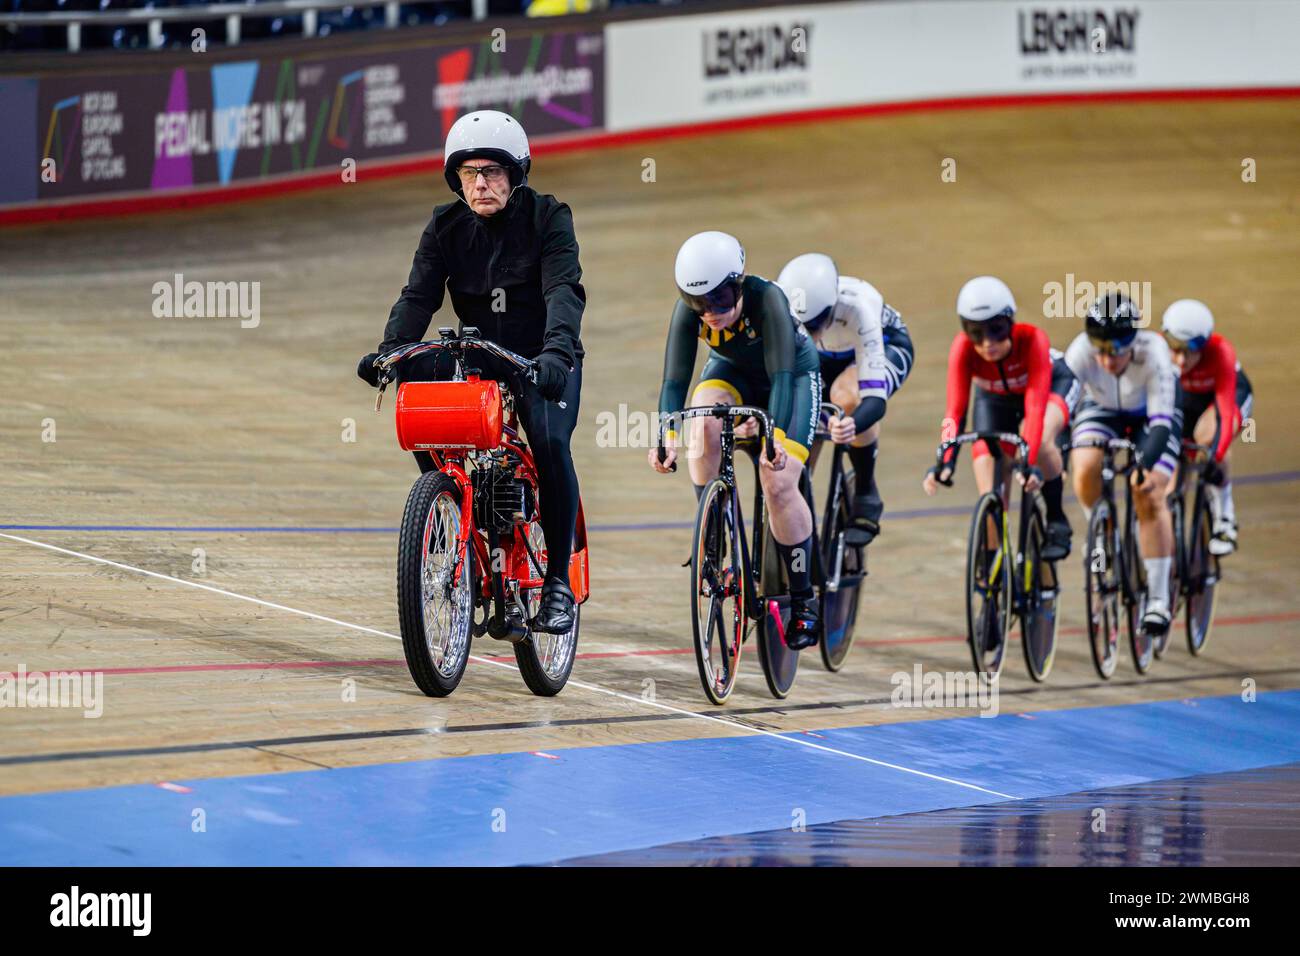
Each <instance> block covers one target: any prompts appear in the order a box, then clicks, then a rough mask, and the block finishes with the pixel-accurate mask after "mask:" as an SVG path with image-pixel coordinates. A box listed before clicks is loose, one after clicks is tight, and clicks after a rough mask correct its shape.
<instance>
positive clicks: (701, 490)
mask: <svg viewBox="0 0 1300 956" xmlns="http://www.w3.org/2000/svg"><path fill="white" fill-rule="evenodd" d="M691 487H692V488H694V489H695V500H696V501H699V500H700V496H701V495H703V494H704V485H691Z"/></svg>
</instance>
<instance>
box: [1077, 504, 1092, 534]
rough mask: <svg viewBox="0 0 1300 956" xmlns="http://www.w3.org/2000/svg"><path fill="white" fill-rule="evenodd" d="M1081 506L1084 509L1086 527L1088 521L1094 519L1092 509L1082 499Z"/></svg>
mask: <svg viewBox="0 0 1300 956" xmlns="http://www.w3.org/2000/svg"><path fill="white" fill-rule="evenodd" d="M1079 507H1080V508H1082V509H1083V526H1084V527H1085V528H1086V527H1087V526H1088V522H1089V521H1091V520H1092V509H1091V508H1089V507H1088V506H1087V505H1085V504H1084V503H1083V502H1082V501H1080V502H1079Z"/></svg>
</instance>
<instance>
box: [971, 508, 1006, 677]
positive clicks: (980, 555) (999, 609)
mask: <svg viewBox="0 0 1300 956" xmlns="http://www.w3.org/2000/svg"><path fill="white" fill-rule="evenodd" d="M1006 530H1007V529H1006V512H1005V511H1003V509H1002V502H1001V500H1000V499H999V498H998V496H997V495H995V494H992V493H990V494H987V495H985V496H984V497H982V498H980V500H979V503H978V504H976V505H975V515H974V517H973V518H972V519H971V526H970V541H969V545H968V547H967V551H966V636H967V641H968V642H969V644H970V653H971V660H972V661H973V662H974V664H975V670H976V671H977V672H978V673H981V674H984V675H986V676H987V677H988V679H989V680H995V679H996V678H997V676H998V675H999V674H1000V673H1002V661H1003V659H1004V658H1005V657H1006V650H1007V640H1008V638H1009V637H1010V631H1011V570H1012V568H1011V562H1010V561H1008V560H1007V540H1006V537H1007V535H1006Z"/></svg>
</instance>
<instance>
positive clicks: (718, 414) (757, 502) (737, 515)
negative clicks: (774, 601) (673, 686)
mask: <svg viewBox="0 0 1300 956" xmlns="http://www.w3.org/2000/svg"><path fill="white" fill-rule="evenodd" d="M706 417H707V418H717V419H720V420H721V422H722V434H721V436H720V445H719V447H720V450H721V456H720V460H719V462H718V477H719V478H721V479H722V480H723V482H725V483H726V485H727V487H728V488H729V489H730V490H731V507H732V509H733V518H734V520H735V522H736V531H737V535H738V538H739V540H740V553H741V560H742V561H743V562H744V564H745V567H747V568H749V569H750V571H751V572H752V573H750V574H746V576H745V581H746V588H745V616H746V617H748V618H749V619H750V620H758V618H759V617H760V616H761V615H762V613H763V612H762V609H761V604H760V600H759V594H758V590H757V587H756V585H755V580H756V579H757V578H758V577H759V576H760V575H761V574H762V565H763V560H762V554H763V546H762V543H763V538H764V535H765V534H766V533H767V518H766V510H765V509H764V508H763V486H762V484H761V483H760V482H758V481H755V488H756V490H755V492H754V515H755V518H754V540H753V544H752V546H751V544H750V542H749V540H748V537H747V535H746V534H745V516H744V513H743V512H742V511H741V509H740V507H739V490H740V489H739V485H738V483H737V481H736V469H735V464H734V458H735V450H736V442H737V438H736V435H735V419H737V418H753V419H755V420H756V421H757V422H758V436H757V438H758V440H765V439H767V438H768V436H770V435H772V434H773V431H772V421H771V419H770V418H769V417H768V414H767V410H766V409H762V408H757V407H755V406H752V405H722V404H718V405H709V406H704V405H695V406H691V407H689V408H684V409H682V410H681V411H680V412H676V413H674V414H673V415H669V416H667V417H666V418H665V419H664V420H663V421H662V422H660V424H659V459H660V461H662V460H663V458H664V455H665V453H666V449H665V447H664V433H665V432H666V431H667V430H668V428H669V427H670V426H672V425H674V424H676V425H677V428H676V430H677V431H678V432H679V433H680V432H681V431H682V427H681V426H682V425H683V424H684V423H685V421H686V419H690V418H706ZM739 440H740V441H746V440H747V439H739ZM765 446H766V451H767V458H768V461H771V460H772V459H774V458H775V457H776V448H775V446H774V445H773V444H772V442H771V441H770V440H769V441H765ZM754 467H755V469H757V468H758V467H759V465H758V459H757V457H755V458H754ZM673 468H674V470H676V465H674V466H673ZM755 477H756V478H757V472H756V473H755Z"/></svg>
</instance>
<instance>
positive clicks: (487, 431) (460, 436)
mask: <svg viewBox="0 0 1300 956" xmlns="http://www.w3.org/2000/svg"><path fill="white" fill-rule="evenodd" d="M396 420H397V443H398V444H399V445H401V446H402V448H403V449H404V450H406V451H424V450H427V449H471V448H472V449H477V450H479V451H486V450H488V449H490V448H496V447H497V445H499V444H501V387H500V386H499V385H498V384H497V383H496V382H495V381H493V380H483V379H480V378H479V377H478V376H477V375H471V376H469V378H468V380H466V381H464V382H404V383H402V385H401V386H400V387H399V388H398V389H397V414H396Z"/></svg>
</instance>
